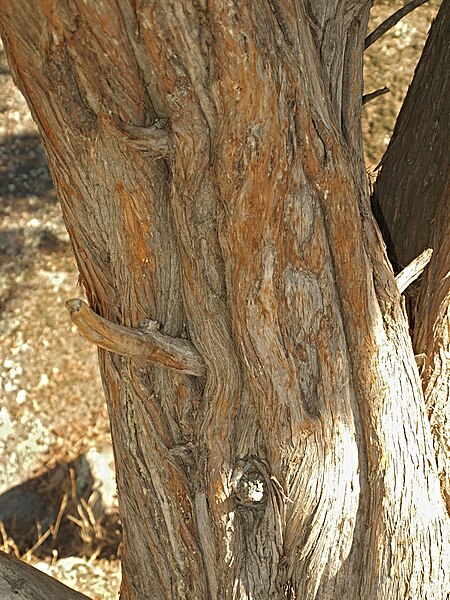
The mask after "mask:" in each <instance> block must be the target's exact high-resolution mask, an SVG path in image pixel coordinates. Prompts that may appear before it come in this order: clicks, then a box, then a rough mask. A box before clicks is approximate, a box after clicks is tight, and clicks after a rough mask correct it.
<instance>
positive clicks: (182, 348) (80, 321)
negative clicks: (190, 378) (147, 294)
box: [66, 298, 206, 377]
mask: <svg viewBox="0 0 450 600" xmlns="http://www.w3.org/2000/svg"><path fill="white" fill-rule="evenodd" d="M66 307H67V310H68V311H69V314H70V318H71V319H72V322H73V323H74V324H75V325H76V326H77V327H78V328H79V330H80V331H81V333H82V334H83V335H84V336H85V337H86V338H87V339H88V340H89V341H91V342H93V343H94V344H96V345H97V346H100V347H101V348H104V349H105V350H109V351H110V352H115V353H116V354H121V355H122V356H130V357H132V358H135V359H138V360H148V361H150V362H154V363H157V364H159V365H162V366H164V367H167V368H169V369H174V370H175V371H179V372H180V373H185V374H187V375H196V376H197V377H203V376H204V375H205V374H206V367H205V363H204V361H203V359H202V357H201V355H200V354H199V353H198V351H197V350H196V349H195V348H194V346H193V345H192V344H191V342H189V341H188V340H183V339H181V338H173V337H171V336H170V335H165V334H163V333H160V332H159V331H157V329H156V328H155V326H156V323H155V322H154V321H153V322H151V324H150V325H149V326H148V327H147V328H145V329H134V328H130V327H123V326H122V325H118V324H117V323H111V321H107V320H106V319H104V318H103V317H101V316H100V315H98V314H97V313H95V312H94V311H93V310H92V309H91V308H90V307H89V306H88V305H87V304H86V303H85V302H83V301H82V300H80V299H79V298H72V299H71V300H68V301H67V302H66Z"/></svg>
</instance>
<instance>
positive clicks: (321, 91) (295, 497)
mask: <svg viewBox="0 0 450 600" xmlns="http://www.w3.org/2000/svg"><path fill="white" fill-rule="evenodd" d="M25 4H26V7H27V9H28V12H30V11H31V12H32V14H31V15H30V14H28V17H31V19H30V20H31V22H33V23H36V24H37V25H36V31H34V29H33V28H25V27H24V26H23V23H22V22H21V19H22V18H23V16H22V15H23V13H26V11H25V10H23V9H24V8H25ZM25 4H22V3H21V2H19V3H17V0H16V2H14V3H12V2H6V7H7V8H6V9H4V10H5V11H6V15H7V19H6V20H5V24H4V26H3V27H4V35H5V41H6V46H7V48H8V53H9V55H10V58H11V59H12V63H13V65H14V69H15V71H16V79H17V81H18V83H19V84H20V86H21V88H22V90H23V91H24V93H25V94H26V96H27V98H28V101H29V102H30V104H31V105H32V108H34V114H35V117H36V119H37V120H38V122H39V124H40V127H41V130H42V133H43V138H44V141H45V143H46V147H47V152H48V154H49V158H50V166H51V169H52V173H53V176H54V179H55V181H56V183H57V186H58V191H59V194H60V196H61V201H62V206H63V210H64V214H65V219H66V222H67V225H68V230H69V233H70V235H71V237H72V240H73V244H74V250H75V253H76V256H77V259H78V262H79V265H80V270H81V273H82V277H83V281H84V283H85V286H86V288H87V292H88V298H89V300H90V303H91V306H92V308H93V309H94V310H95V312H96V313H98V314H99V315H101V316H102V317H104V318H105V319H107V320H108V321H110V322H112V323H115V324H119V325H122V326H124V327H132V328H137V327H139V324H140V323H141V322H142V320H143V319H144V318H150V319H152V320H155V321H157V322H158V323H161V324H162V333H164V334H168V335H171V336H172V337H176V338H185V339H187V340H189V341H190V342H191V343H192V344H193V346H194V347H195V348H196V349H197V351H198V352H199V353H200V355H201V357H202V360H203V361H204V364H205V366H206V379H205V380H201V379H199V378H196V379H193V378H191V377H187V376H186V375H182V374H178V373H174V372H169V371H168V370H167V369H162V368H158V367H153V366H149V365H148V364H145V363H143V362H142V361H140V360H139V361H136V360H133V359H131V358H125V359H124V358H121V357H119V356H117V355H116V354H108V353H106V352H103V351H101V352H100V361H101V368H102V374H103V378H104V382H105V389H106V393H107V401H108V405H109V410H110V415H111V424H112V433H113V441H114V445H115V453H116V458H117V463H118V467H117V468H118V483H119V495H120V498H121V514H122V518H123V521H124V557H123V570H124V580H123V585H122V597H123V598H124V599H131V598H140V597H145V598H147V597H148V598H157V599H159V598H161V599H162V598H195V599H199V600H200V599H202V598H205V600H206V598H212V599H215V600H219V599H222V598H225V599H235V600H238V599H239V600H245V599H246V598H248V599H250V598H252V599H255V600H256V599H257V600H260V599H261V600H263V599H264V600H265V599H269V598H271V599H277V600H278V599H281V598H285V597H288V598H299V597H300V598H307V599H321V600H331V599H334V598H337V597H344V598H348V597H358V598H361V600H381V599H383V600H387V599H388V598H389V599H391V598H402V597H405V598H406V597H408V594H410V597H418V594H424V595H426V596H427V597H430V598H432V597H436V598H437V597H439V596H438V594H439V593H441V591H442V589H445V586H447V585H448V568H447V567H448V549H447V548H446V545H445V544H446V542H447V540H448V524H447V522H446V521H445V515H444V509H443V505H442V502H441V501H440V498H439V494H438V493H436V490H438V479H437V475H436V472H435V470H433V465H432V463H430V461H429V457H430V456H431V453H432V448H431V441H430V435H429V429H428V422H427V420H426V415H425V411H424V407H423V397H422V396H421V390H420V385H419V380H418V377H417V370H416V368H415V363H414V356H413V353H412V349H411V345H410V343H409V337H408V331H407V326H406V323H405V320H404V315H403V312H402V309H401V304H400V294H399V292H398V289H397V286H396V283H395V279H394V276H393V273H392V271H391V269H390V267H389V265H388V262H387V260H386V257H385V255H384V253H383V247H382V243H381V240H380V237H379V235H378V233H377V230H376V228H375V226H374V222H373V219H372V217H371V215H370V213H369V211H368V195H367V190H366V188H365V183H364V182H365V176H364V166H363V160H362V152H361V143H360V128H359V125H358V122H357V121H356V120H355V119H356V118H357V115H359V112H360V108H361V102H362V48H363V44H364V35H365V28H366V23H367V17H368V11H369V6H370V2H368V1H367V2H366V1H364V2H363V1H361V2H356V3H352V5H351V6H350V4H347V3H338V2H336V1H335V2H329V3H327V2H320V3H317V5H315V6H314V9H311V7H310V6H309V4H308V6H307V9H306V8H305V7H304V4H303V3H302V2H293V3H286V2H281V1H271V2H252V3H250V2H249V3H247V2H242V3H240V4H239V5H237V4H236V5H235V4H231V3H230V4H224V3H223V2H221V1H217V2H215V1H214V2H210V3H208V6H207V8H206V7H203V8H202V7H201V5H199V4H198V3H190V2H187V1H186V2H179V1H178V0H176V1H175V0H173V1H170V0H166V1H165V2H163V3H159V2H156V3H155V2H153V3H142V4H140V5H139V6H138V7H134V6H133V5H131V4H129V3H120V5H119V7H120V9H118V8H117V5H115V4H114V5H110V4H109V3H108V2H106V1H99V2H96V3H95V5H90V4H88V6H86V5H85V4H84V3H81V2H79V3H78V2H74V3H72V4H71V5H70V9H69V8H68V7H67V6H66V5H60V4H58V5H57V4H53V5H52V10H50V9H49V8H48V6H49V5H48V3H40V2H35V3H33V5H32V7H30V5H29V4H27V3H25ZM63 7H65V8H63ZM21 9H22V10H21ZM327 15H332V16H333V18H331V19H328V18H327ZM38 30H39V35H38ZM42 31H46V32H47V33H48V35H42ZM343 32H344V33H345V36H344V41H342V33H343ZM50 34H51V35H50ZM105 37H106V39H105ZM332 42H333V43H336V44H337V46H336V47H337V48H339V52H336V55H335V56H333V53H332V52H330V44H331V43H332ZM103 44H106V50H107V51H105V48H104V46H103ZM31 47H32V48H38V52H29V51H27V49H28V48H31ZM118 48H120V51H119V50H118ZM342 57H343V58H342ZM56 66H57V67H58V68H56ZM105 72H106V73H108V78H107V82H106V80H105V77H104V76H103V77H102V73H105ZM62 78H64V80H65V85H64V88H63V87H62V86H61V80H62ZM35 81H39V82H40V85H39V86H36V84H35ZM62 89H64V94H63V93H62V91H60V90H62ZM44 90H45V93H44ZM123 90H127V91H130V90H131V92H132V93H131V97H130V99H129V100H127V102H125V98H124V92H123ZM104 115H108V118H106V119H105V117H104ZM165 119H167V121H163V122H164V123H168V124H169V125H170V127H168V129H167V131H168V132H169V133H168V137H167V138H165V139H167V143H168V145H169V147H170V152H168V153H167V156H170V158H169V159H168V160H167V159H164V160H161V159H159V158H157V159H155V158H154V156H155V154H153V156H150V155H149V154H148V153H147V154H146V153H145V149H144V148H141V146H140V143H139V144H136V143H130V140H129V139H128V137H129V136H128V134H130V135H132V137H133V139H139V140H140V139H141V136H140V134H137V133H136V130H135V129H134V128H135V127H142V128H143V129H148V128H151V129H152V131H154V129H153V128H157V127H158V125H157V124H159V123H161V120H165ZM112 123H113V125H114V124H116V123H126V124H127V127H126V128H125V132H126V133H127V135H126V136H125V138H124V139H123V140H122V139H121V138H120V135H117V132H112V131H111V124H112ZM130 126H131V129H130ZM62 133H64V134H65V135H62ZM144 138H145V133H143V136H142V139H144ZM158 156H159V155H158ZM399 423H401V424H402V427H399V426H398V424H399ZM418 507H420V509H418ZM388 549H389V550H388ZM425 556H429V557H431V558H430V560H432V565H433V566H432V568H431V567H430V568H428V566H427V565H426V564H425V560H426V559H425Z"/></svg>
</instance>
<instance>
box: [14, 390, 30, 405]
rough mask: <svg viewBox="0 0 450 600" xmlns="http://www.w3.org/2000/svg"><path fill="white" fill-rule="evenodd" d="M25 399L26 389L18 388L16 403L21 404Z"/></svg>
mask: <svg viewBox="0 0 450 600" xmlns="http://www.w3.org/2000/svg"><path fill="white" fill-rule="evenodd" d="M26 399H27V392H26V390H19V391H18V392H17V396H16V402H17V404H23V403H24V402H25V400H26Z"/></svg>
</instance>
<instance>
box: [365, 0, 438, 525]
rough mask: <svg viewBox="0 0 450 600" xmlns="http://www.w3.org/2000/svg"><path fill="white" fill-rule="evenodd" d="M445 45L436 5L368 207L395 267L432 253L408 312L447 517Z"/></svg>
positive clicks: (411, 299) (414, 291)
mask: <svg viewBox="0 0 450 600" xmlns="http://www.w3.org/2000/svg"><path fill="white" fill-rule="evenodd" d="M449 39H450V3H449V2H443V4H442V6H441V8H440V10H439V13H438V15H437V17H436V20H435V22H434V23H433V26H432V28H431V31H430V35H429V38H428V41H427V43H426V46H425V48H424V52H423V55H422V58H421V60H420V62H419V64H418V67H417V69H416V73H415V75H414V79H413V81H412V83H411V86H410V88H409V91H408V94H407V96H406V99H405V103H404V105H403V107H402V110H401V112H400V114H399V118H398V120H397V124H396V127H395V131H394V134H393V137H392V140H391V143H390V145H389V147H388V149H387V151H386V154H385V156H384V157H383V159H382V161H381V162H382V167H381V171H380V174H379V176H378V178H377V181H376V185H375V189H374V202H375V207H376V210H377V211H378V215H379V220H380V224H381V226H382V228H383V229H384V233H385V237H386V240H387V243H388V248H389V250H390V253H391V255H392V257H393V258H394V260H396V262H397V264H405V263H407V262H408V261H409V260H410V259H411V258H413V257H414V256H417V255H418V254H419V253H420V252H422V250H423V249H424V248H427V247H431V248H433V251H434V252H433V257H432V259H431V263H430V266H429V268H428V269H427V270H426V271H425V274H424V277H423V280H422V282H421V284H420V285H419V286H416V289H415V290H413V293H412V294H411V296H412V298H410V302H409V305H410V313H411V315H410V316H411V323H412V325H413V328H414V332H413V342H414V350H415V353H416V355H417V356H418V359H419V361H420V364H421V368H422V383H423V388H424V392H425V401H426V406H427V410H428V415H429V418H430V422H431V427H432V433H433V443H434V448H435V454H436V457H437V463H438V471H439V479H440V481H441V490H442V494H443V496H444V499H445V501H446V505H447V511H448V512H449V514H450V385H449V382H450V278H449V272H450V229H449V228H450V203H449V170H448V149H449V145H450V144H449V142H450V136H449V129H448V126H447V120H448V115H449V114H450V53H449V52H448V45H449V42H448V40H449ZM417 287H418V289H417Z"/></svg>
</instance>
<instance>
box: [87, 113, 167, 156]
mask: <svg viewBox="0 0 450 600" xmlns="http://www.w3.org/2000/svg"><path fill="white" fill-rule="evenodd" d="M98 118H99V120H100V121H101V122H102V123H103V124H105V125H106V126H107V127H108V129H109V131H110V132H111V133H112V134H113V135H114V136H115V137H116V138H118V139H119V140H120V141H122V142H125V143H127V144H128V145H130V146H131V147H132V148H134V149H135V150H139V151H141V152H143V153H145V154H146V155H147V156H150V157H151V158H169V157H170V155H171V154H172V146H171V142H170V136H169V132H168V131H167V129H166V128H165V125H166V122H167V119H160V121H158V122H157V124H155V125H152V127H139V126H138V125H130V124H129V123H124V122H123V121H122V120H120V119H119V118H118V117H115V116H113V115H106V114H100V115H98Z"/></svg>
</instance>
